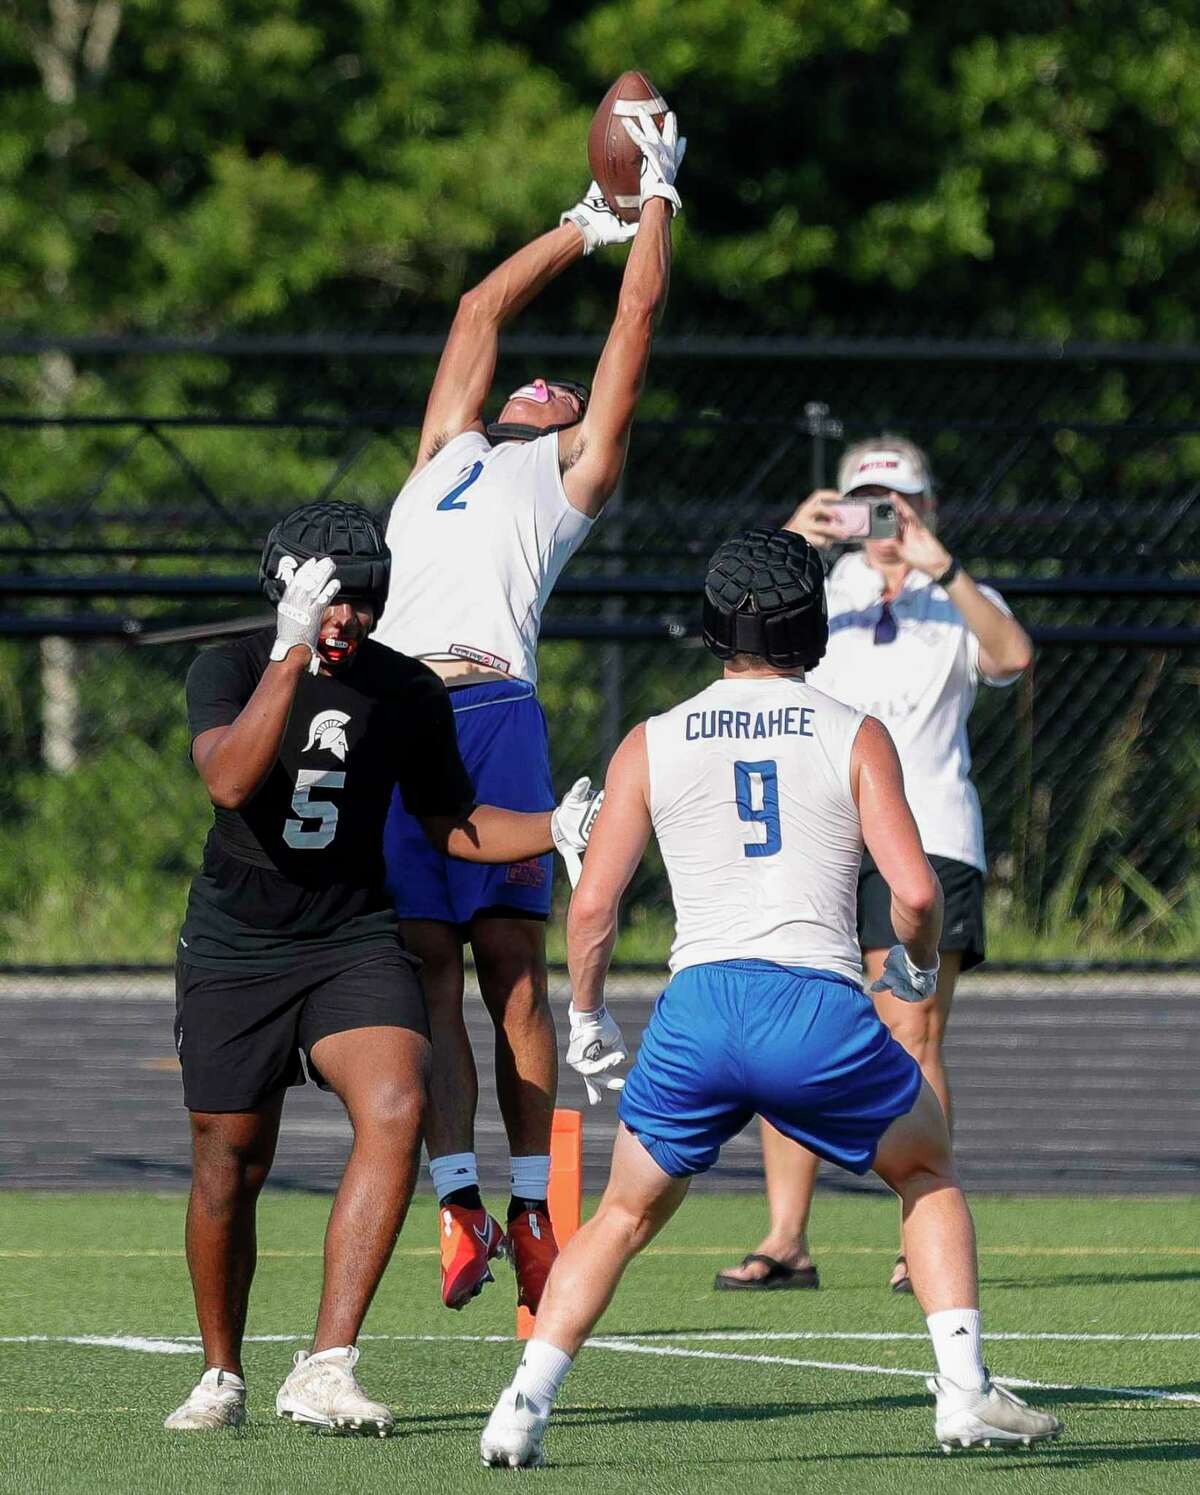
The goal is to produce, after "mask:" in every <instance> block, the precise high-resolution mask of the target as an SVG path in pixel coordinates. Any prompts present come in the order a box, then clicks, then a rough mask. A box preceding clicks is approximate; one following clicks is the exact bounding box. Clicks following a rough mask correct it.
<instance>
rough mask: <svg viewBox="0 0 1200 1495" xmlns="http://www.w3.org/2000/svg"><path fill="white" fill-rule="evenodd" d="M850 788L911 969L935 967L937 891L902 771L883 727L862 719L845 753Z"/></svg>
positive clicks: (939, 891) (939, 913)
mask: <svg viewBox="0 0 1200 1495" xmlns="http://www.w3.org/2000/svg"><path fill="white" fill-rule="evenodd" d="M850 784H851V789H852V790H853V793H854V798H855V801H856V803H857V804H858V813H859V818H860V819H861V821H862V832H863V840H864V841H865V842H866V846H867V850H868V851H869V852H870V853H871V855H872V856H873V857H874V859H875V865H876V866H877V867H878V868H879V870H880V872H881V873H882V874H883V880H884V882H886V883H887V885H888V888H889V889H890V890H891V895H892V927H893V929H895V931H896V937H897V939H899V941H900V943H901V944H902V945H903V946H904V948H905V949H906V950H907V951H908V955H909V959H910V960H911V961H912V962H913V964H914V965H915V966H920V967H921V968H923V969H929V968H930V967H933V966H936V965H937V963H938V940H939V939H940V938H941V933H942V888H941V884H940V883H939V882H938V880H937V878H936V877H935V875H934V872H933V868H932V867H931V866H930V865H929V859H928V857H926V855H925V851H924V848H923V847H922V845H921V836H920V832H919V831H918V830H917V823H916V821H915V820H914V819H913V813H912V811H911V810H910V809H909V806H908V800H907V799H906V798H905V795H904V773H903V770H902V769H901V767H900V759H899V758H898V757H897V755H896V748H895V744H894V743H893V742H892V739H891V736H890V735H889V733H888V730H887V728H886V727H885V726H884V725H883V724H882V722H878V721H876V720H875V718H874V717H873V716H867V717H864V718H863V722H862V725H861V726H860V727H859V729H858V735H857V736H856V737H855V739H854V747H853V749H852V751H851V754H850Z"/></svg>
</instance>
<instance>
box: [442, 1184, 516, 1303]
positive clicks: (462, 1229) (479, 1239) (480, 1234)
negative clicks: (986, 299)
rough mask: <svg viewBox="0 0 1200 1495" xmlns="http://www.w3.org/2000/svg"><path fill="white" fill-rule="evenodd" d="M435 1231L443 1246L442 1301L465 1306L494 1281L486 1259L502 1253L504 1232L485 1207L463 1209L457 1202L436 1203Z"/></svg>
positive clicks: (488, 1260) (491, 1258) (489, 1259)
mask: <svg viewBox="0 0 1200 1495" xmlns="http://www.w3.org/2000/svg"><path fill="white" fill-rule="evenodd" d="M438 1233H439V1236H440V1238H441V1246H442V1302H443V1303H444V1304H445V1305H446V1307H447V1308H465V1307H466V1306H467V1304H468V1303H469V1302H470V1301H471V1299H472V1298H474V1297H475V1296H477V1294H479V1293H481V1292H482V1291H483V1284H484V1283H485V1282H495V1280H496V1279H495V1278H494V1277H493V1276H492V1273H491V1268H490V1267H489V1266H488V1262H490V1261H492V1260H493V1259H494V1258H495V1257H497V1256H503V1255H504V1232H503V1230H501V1229H500V1223H499V1221H497V1220H493V1219H492V1217H491V1215H489V1214H488V1212H487V1210H485V1209H463V1207H462V1206H461V1205H460V1204H440V1205H438Z"/></svg>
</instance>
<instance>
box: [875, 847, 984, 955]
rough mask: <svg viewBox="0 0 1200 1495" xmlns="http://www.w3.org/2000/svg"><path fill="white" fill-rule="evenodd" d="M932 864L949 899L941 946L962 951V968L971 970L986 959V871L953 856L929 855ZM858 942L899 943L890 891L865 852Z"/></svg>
mask: <svg viewBox="0 0 1200 1495" xmlns="http://www.w3.org/2000/svg"><path fill="white" fill-rule="evenodd" d="M929 865H930V866H931V867H932V868H933V870H934V871H935V872H936V873H937V878H938V881H939V882H940V883H941V885H942V896H943V898H944V899H945V902H946V912H945V917H944V919H943V921H942V938H941V943H940V944H939V946H938V949H939V950H961V952H962V969H963V970H964V971H969V970H970V969H971V967H972V966H977V965H979V964H980V962H981V961H982V960H983V959H984V949H985V946H984V942H983V873H982V872H980V871H979V870H978V868H976V867H970V866H968V865H967V863H966V862H956V861H954V860H953V858H951V857H930V858H929ZM858 942H859V944H860V945H861V946H862V948H863V949H864V950H890V949H891V947H892V946H893V945H894V944H895V943H896V931H895V930H894V929H893V928H892V895H891V891H890V889H889V888H888V885H887V883H886V882H884V880H883V875H882V873H881V872H880V871H879V868H878V867H877V866H876V865H875V863H874V861H873V860H872V859H871V857H870V856H869V855H868V854H867V853H866V852H865V851H864V852H863V859H862V867H861V868H860V869H859V873H858Z"/></svg>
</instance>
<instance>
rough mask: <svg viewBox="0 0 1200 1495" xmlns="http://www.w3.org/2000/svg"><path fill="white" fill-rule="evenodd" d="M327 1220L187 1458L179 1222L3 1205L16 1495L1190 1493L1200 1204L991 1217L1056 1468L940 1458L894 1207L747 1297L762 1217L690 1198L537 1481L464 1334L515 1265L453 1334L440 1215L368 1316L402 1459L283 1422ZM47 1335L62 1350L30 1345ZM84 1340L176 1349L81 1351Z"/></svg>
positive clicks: (271, 1234)
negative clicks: (896, 1275) (899, 1283)
mask: <svg viewBox="0 0 1200 1495" xmlns="http://www.w3.org/2000/svg"><path fill="white" fill-rule="evenodd" d="M327 1204H328V1201H327V1200H325V1199H321V1198H310V1197H305V1196H301V1197H297V1196H283V1195H269V1196H267V1197H266V1198H265V1199H264V1202H263V1207H262V1210H261V1215H260V1219H261V1230H260V1248H261V1251H262V1259H261V1260H260V1265H259V1275H258V1281H257V1284H256V1288H255V1295H254V1300H253V1303H252V1305H251V1313H250V1333H251V1335H258V1336H273V1335H275V1336H285V1337H286V1338H284V1339H281V1340H275V1341H267V1342H258V1343H253V1344H251V1345H250V1346H249V1347H248V1355H247V1376H248V1380H249V1385H250V1410H251V1420H250V1422H249V1424H248V1425H247V1427H246V1428H245V1429H244V1430H242V1431H240V1432H231V1433H223V1434H217V1435H204V1434H191V1435H187V1434H174V1435H172V1434H168V1433H166V1432H164V1431H163V1430H162V1428H161V1426H160V1423H161V1420H162V1417H163V1416H164V1414H165V1413H166V1412H168V1411H170V1409H171V1408H172V1407H173V1406H175V1405H176V1403H177V1402H179V1401H180V1400H182V1398H183V1396H184V1395H185V1393H186V1391H187V1389H188V1387H189V1386H190V1385H191V1383H192V1381H193V1380H194V1379H195V1376H196V1374H198V1370H199V1362H198V1360H197V1358H196V1356H195V1355H194V1354H191V1353H171V1352H170V1351H171V1350H172V1349H175V1348H177V1347H178V1346H177V1344H172V1343H170V1342H169V1340H170V1338H171V1337H178V1336H184V1335H188V1334H191V1333H193V1332H194V1327H195V1326H194V1322H193V1319H192V1312H191V1303H190V1293H189V1288H188V1282H187V1274H186V1271H185V1267H184V1262H183V1256H182V1251H181V1249H180V1235H181V1228H182V1217H183V1201H182V1200H181V1199H180V1198H178V1197H177V1196H171V1197H164V1196H147V1195H139V1196H134V1195H121V1196H103V1195H100V1196H97V1195H88V1196H46V1195H40V1196H39V1195H34V1196H20V1195H0V1222H2V1228H0V1340H2V1342H0V1490H2V1491H3V1492H4V1495H10V1492H12V1495H39V1492H49V1491H54V1492H58V1491H68V1490H69V1491H80V1492H84V1491H88V1492H122V1495H127V1492H142V1491H155V1492H157V1491H162V1492H170V1495H193V1492H194V1495H210V1492H214V1495H215V1492H221V1491H231V1492H236V1495H256V1492H268V1491H269V1492H272V1495H275V1492H289V1495H290V1492H296V1495H300V1492H305V1495H308V1492H320V1491H330V1492H334V1491H336V1492H338V1495H343V1492H347V1495H348V1492H357V1491H364V1492H375V1491H389V1492H393V1491H399V1490H406V1489H414V1490H420V1491H443V1490H459V1489H464V1488H466V1489H476V1488H479V1489H483V1488H485V1487H488V1488H492V1489H495V1488H497V1487H499V1488H501V1489H503V1488H505V1487H507V1486H510V1485H511V1484H512V1483H513V1482H514V1481H518V1482H520V1481H525V1480H532V1481H533V1482H534V1483H535V1485H536V1488H537V1489H538V1490H557V1489H562V1490H567V1489H569V1490H572V1491H574V1490H584V1491H606V1492H619V1491H625V1490H629V1491H632V1490H637V1491H639V1492H642V1495H647V1492H657V1491H682V1490H710V1489H717V1488H720V1487H725V1488H731V1489H736V1490H739V1491H740V1492H743V1495H757V1492H758V1491H775V1490H780V1491H783V1490H787V1491H805V1492H807V1491H839V1492H840V1491H854V1492H861V1495H869V1492H875V1491H879V1492H885V1491H886V1492H889V1495H893V1492H896V1491H910V1490H916V1489H920V1491H921V1492H922V1495H936V1492H938V1491H954V1492H960V1491H989V1492H992V1495H1007V1492H1009V1491H1022V1492H1024V1491H1034V1490H1037V1491H1048V1492H1049V1491H1067V1490H1070V1491H1086V1492H1088V1495H1091V1492H1093V1491H1107V1490H1113V1491H1117V1490H1121V1491H1138V1492H1141V1491H1152V1490H1153V1491H1157V1490H1179V1491H1183V1490H1192V1491H1194V1490H1196V1489H1197V1488H1200V1474H1198V1473H1197V1471H1198V1470H1200V1463H1198V1462H1197V1460H1198V1459H1200V1311H1198V1309H1200V1201H1196V1200H1190V1201H1189V1200H1170V1201H1153V1200H1149V1201H1148V1200H1132V1201H1131V1200H1075V1199H1042V1200H1014V1199H985V1200H980V1201H978V1202H977V1204H976V1218H977V1222H978V1225H979V1233H980V1239H981V1242H982V1244H983V1256H982V1269H983V1288H984V1293H983V1306H984V1313H985V1328H986V1329H987V1330H990V1331H991V1333H992V1334H994V1335H1000V1334H1007V1335H1012V1336H1015V1337H1014V1338H1010V1339H1000V1338H996V1339H993V1341H992V1343H991V1345H990V1347H989V1360H990V1363H991V1367H992V1370H993V1372H994V1373H995V1374H997V1375H999V1376H1001V1377H1010V1378H1022V1379H1025V1380H1034V1381H1042V1382H1049V1383H1054V1384H1055V1385H1056V1386H1061V1387H1063V1388H1067V1389H1055V1390H1029V1391H1026V1392H1023V1393H1022V1394H1024V1395H1026V1396H1027V1397H1029V1398H1030V1399H1031V1400H1034V1401H1037V1402H1038V1403H1041V1404H1044V1405H1048V1406H1053V1407H1055V1408H1056V1409H1058V1410H1059V1412H1060V1415H1061V1416H1062V1417H1063V1418H1064V1420H1065V1422H1066V1425H1067V1431H1066V1436H1065V1438H1064V1440H1063V1442H1062V1443H1060V1444H1058V1445H1057V1446H1055V1447H1052V1448H1049V1449H1045V1450H1042V1451H1038V1452H1032V1453H1030V1452H1021V1453H1001V1452H984V1451H982V1450H980V1451H977V1452H976V1451H972V1452H969V1453H957V1454H955V1455H953V1456H952V1457H950V1458H947V1457H946V1456H945V1455H944V1454H942V1453H941V1452H940V1451H939V1450H938V1448H937V1446H936V1444H935V1443H934V1441H933V1433H932V1419H931V1406H932V1403H931V1399H930V1398H929V1397H928V1395H927V1394H926V1391H925V1388H924V1385H923V1383H922V1381H921V1380H920V1379H919V1378H918V1377H917V1376H915V1375H912V1374H899V1375H889V1374H887V1372H888V1371H900V1372H917V1371H921V1372H923V1371H927V1370H928V1369H929V1368H930V1365H931V1357H930V1352H929V1349H928V1346H927V1344H926V1343H925V1342H924V1341H923V1340H922V1339H921V1338H904V1337H900V1336H906V1335H919V1333H920V1330H921V1329H922V1320H921V1317H920V1312H919V1310H918V1308H917V1306H916V1304H915V1303H914V1302H913V1300H912V1299H911V1298H896V1297H893V1296H891V1295H890V1294H889V1293H887V1292H886V1291H885V1289H884V1283H885V1281H886V1278H887V1273H888V1269H889V1265H890V1260H891V1256H892V1254H893V1251H894V1246H893V1244H892V1231H893V1229H894V1223H895V1213H894V1209H893V1207H892V1206H891V1204H890V1203H889V1202H888V1201H887V1200H884V1199H876V1198H864V1197H849V1198H848V1197H838V1196H830V1195H822V1196H821V1198H820V1199H819V1200H818V1208H817V1213H816V1222H815V1223H816V1242H817V1246H818V1253H817V1254H818V1259H819V1262H820V1266H821V1270H822V1276H823V1283H824V1285H823V1287H822V1289H821V1291H820V1292H817V1293H783V1294H779V1293H777V1294H774V1295H769V1296H757V1295H755V1296H746V1295H732V1294H717V1293H713V1292H712V1291H711V1290H710V1284H711V1280H712V1274H713V1271H714V1269H715V1268H716V1267H717V1266H720V1265H724V1264H725V1263H727V1262H729V1261H732V1260H734V1259H735V1258H736V1257H737V1256H739V1255H740V1254H741V1252H742V1251H743V1250H746V1249H748V1248H749V1247H750V1246H752V1245H753V1244H754V1243H755V1241H756V1239H757V1232H758V1231H759V1230H760V1228H761V1226H762V1223H763V1214H764V1212H763V1207H762V1204H761V1202H760V1201H759V1200H758V1199H757V1197H755V1196H744V1195H743V1196H733V1195H730V1196H725V1197H723V1198H713V1197H711V1196H709V1197H704V1196H698V1197H697V1198H696V1199H694V1200H693V1201H692V1202H691V1203H690V1204H689V1205H687V1206H685V1208H684V1210H683V1212H682V1214H681V1216H680V1217H679V1218H678V1219H677V1221H676V1222H675V1224H674V1225H673V1226H672V1227H671V1228H670V1229H668V1231H667V1232H666V1233H665V1234H664V1235H663V1236H662V1237H661V1238H660V1239H659V1241H658V1242H657V1243H656V1245H655V1247H654V1248H653V1249H652V1250H651V1252H650V1253H649V1254H648V1255H647V1256H646V1257H644V1258H642V1259H641V1260H640V1261H639V1262H637V1263H636V1264H635V1265H634V1266H633V1268H631V1270H630V1272H629V1274H628V1275H627V1277H626V1280H625V1283H624V1285H623V1287H622V1289H621V1291H620V1293H619V1295H618V1297H617V1300H616V1303H615V1304H614V1306H613V1308H612V1309H611V1310H610V1312H609V1314H608V1316H607V1318H606V1319H605V1320H604V1322H603V1324H602V1325H601V1334H602V1336H607V1337H609V1339H610V1341H612V1342H610V1344H609V1345H608V1347H607V1348H606V1347H602V1346H600V1345H597V1346H595V1347H593V1348H591V1349H589V1350H585V1352H584V1353H583V1355H582V1356H581V1358H580V1361H579V1364H578V1365H577V1367H576V1369H575V1370H574V1371H573V1373H572V1375H571V1379H570V1380H569V1381H568V1383H567V1385H566V1387H565V1389H564V1392H563V1395H562V1399H561V1401H560V1403H559V1410H558V1411H557V1412H556V1414H555V1422H554V1424H553V1425H552V1428H551V1434H550V1437H549V1439H548V1442H547V1452H548V1454H549V1456H550V1459H551V1461H552V1465H553V1467H552V1468H551V1469H548V1470H545V1471H541V1472H539V1473H536V1474H514V1473H510V1472H508V1471H489V1470H483V1469H482V1468H481V1467H480V1466H479V1463H478V1439H479V1431H480V1427H481V1425H482V1422H483V1420H484V1418H485V1416H486V1413H487V1411H488V1410H489V1408H490V1406H491V1403H492V1401H493V1400H494V1398H495V1396H496V1394H497V1392H498V1391H499V1390H500V1388H501V1387H502V1386H503V1385H504V1383H505V1382H506V1381H507V1379H508V1377H509V1375H510V1374H511V1371H512V1369H513V1366H514V1364H515V1361H516V1358H517V1353H516V1350H515V1347H514V1345H513V1344H512V1343H509V1342H503V1341H502V1342H496V1341H493V1340H479V1341H476V1340H473V1339H470V1338H461V1337H460V1336H509V1335H511V1333H512V1329H513V1322H512V1320H513V1310H512V1303H513V1287H512V1277H511V1274H510V1273H509V1272H508V1271H507V1269H502V1275H501V1277H500V1280H499V1281H498V1282H497V1283H496V1285H495V1286H493V1287H490V1288H488V1289H487V1290H486V1292H485V1294H484V1296H483V1297H482V1298H480V1299H479V1300H477V1301H476V1302H475V1303H474V1304H472V1305H471V1307H469V1308H468V1309H467V1310H466V1311H465V1312H464V1313H462V1314H460V1315H452V1314H450V1313H447V1312H446V1311H445V1310H444V1309H442V1308H441V1307H440V1305H439V1304H438V1302H437V1266H436V1260H435V1257H434V1254H433V1251H432V1249H431V1246H430V1237H431V1233H432V1229H431V1227H432V1219H431V1205H430V1201H429V1200H428V1199H427V1198H424V1199H421V1200H419V1201H418V1203H417V1205H416V1207H415V1209H414V1214H413V1219H412V1221H411V1222H410V1226H409V1228H408V1230H407V1231H406V1233H405V1236H404V1237H403V1238H402V1241H401V1248H400V1251H399V1253H398V1254H397V1257H396V1260H395V1262H394V1264H393V1266H392V1268H391V1270H390V1272H389V1274H388V1276H387V1278H386V1279H385V1281H384V1285H383V1288H382V1289H381V1292H380V1295H379V1298H378V1300H377V1302H376V1305H375V1307H374V1309H373V1311H372V1314H371V1317H370V1319H369V1320H368V1324H367V1329H368V1331H369V1334H372V1335H377V1336H380V1337H379V1338H378V1339H375V1340H371V1339H370V1338H368V1339H366V1340H365V1342H364V1346H363V1359H362V1362H361V1364H360V1366H359V1371H360V1375H361V1378H362V1380H363V1382H364V1384H365V1385H366V1387H367V1389H368V1390H369V1391H370V1392H371V1394H372V1395H375V1396H378V1397H382V1398H383V1399H385V1400H387V1401H390V1402H391V1403H392V1404H393V1405H394V1406H395V1407H396V1408H397V1409H398V1410H399V1418H400V1420H399V1425H398V1427H399V1431H398V1434H397V1436H395V1437H393V1438H391V1439H389V1440H388V1441H386V1442H384V1441H379V1440H375V1441H368V1440H351V1439H337V1438H329V1437H321V1436H316V1435H313V1434H311V1433H308V1432H306V1431H304V1430H302V1429H300V1428H297V1427H294V1426H292V1425H291V1424H284V1423H282V1422H279V1421H277V1419H276V1418H275V1416H274V1410H273V1408H274V1401H273V1399H274V1394H275V1388H276V1386H277V1384H278V1382H279V1381H280V1379H281V1378H282V1377H283V1375H284V1374H285V1371H286V1369H287V1367H288V1365H289V1361H290V1354H291V1351H292V1350H293V1349H294V1348H296V1347H297V1346H298V1345H300V1344H302V1343H304V1339H303V1336H304V1335H305V1333H306V1331H307V1330H308V1329H309V1328H310V1326H311V1321H312V1316H313V1309H314V1306H315V1302H316V1294H317V1289H318V1284H319V1277H320V1257H319V1247H320V1237H321V1229H322V1226H323V1222H324V1217H325V1213H326V1210H327ZM1039 1334H1041V1335H1046V1334H1053V1335H1062V1336H1064V1337H1063V1338H1060V1339H1040V1340H1039V1339H1037V1338H1036V1337H1034V1336H1037V1335H1039ZM1152 1334H1158V1335H1163V1334H1165V1335H1181V1334H1190V1335H1191V1336H1192V1338H1191V1340H1190V1341H1188V1340H1182V1339H1174V1340H1152V1339H1148V1338H1146V1337H1145V1336H1147V1335H1152ZM27 1335H28V1336H45V1338H44V1339H40V1340H38V1341H37V1342H32V1343H23V1342H18V1337H19V1336H27ZM88 1335H94V1336H111V1337H114V1338H120V1337H141V1338H142V1339H143V1341H144V1340H146V1339H149V1340H151V1341H153V1340H155V1339H156V1338H158V1339H159V1343H158V1345H157V1346H155V1345H154V1344H153V1343H151V1344H150V1345H149V1346H146V1345H145V1344H144V1343H143V1344H142V1346H141V1347H140V1348H138V1347H133V1346H127V1345H120V1344H118V1345H112V1344H110V1345H97V1344H78V1343H72V1342H68V1338H67V1337H68V1336H76V1337H79V1336H88ZM704 1335H710V1336H712V1335H719V1336H720V1337H719V1338H717V1337H711V1338H703V1337H701V1336H704ZM425 1336H427V1337H425ZM619 1336H630V1337H628V1338H625V1339H621V1340H618V1337H619ZM633 1336H637V1337H633ZM862 1336H878V1337H862ZM1102 1336H1111V1337H1109V1338H1104V1337H1102ZM160 1337H161V1338H160ZM156 1348H157V1350H158V1352H157V1353H155V1352H153V1351H154V1350H155V1349H156ZM163 1351H166V1352H165V1353H164V1352H163ZM679 1352H683V1353H679ZM1152 1392H1158V1393H1160V1394H1159V1395H1157V1396H1155V1395H1152V1394H1151V1393H1152ZM1164 1393H1165V1395H1164Z"/></svg>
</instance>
